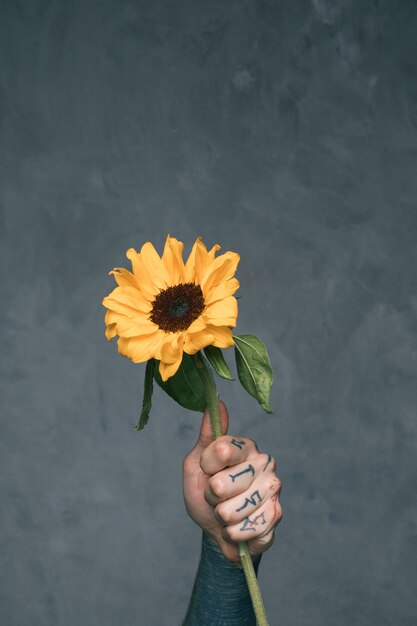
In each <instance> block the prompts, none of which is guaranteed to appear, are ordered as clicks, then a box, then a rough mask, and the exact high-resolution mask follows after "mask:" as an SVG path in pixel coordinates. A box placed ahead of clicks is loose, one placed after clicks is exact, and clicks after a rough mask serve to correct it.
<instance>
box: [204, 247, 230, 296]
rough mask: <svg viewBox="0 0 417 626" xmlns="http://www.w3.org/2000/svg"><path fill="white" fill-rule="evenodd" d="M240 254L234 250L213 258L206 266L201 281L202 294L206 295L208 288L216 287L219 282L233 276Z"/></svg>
mask: <svg viewBox="0 0 417 626" xmlns="http://www.w3.org/2000/svg"><path fill="white" fill-rule="evenodd" d="M239 260H240V256H239V255H238V254H237V253H236V252H225V254H221V255H220V256H219V257H217V258H216V259H214V261H213V262H212V263H210V265H209V267H208V268H207V270H206V272H205V274H204V277H203V279H202V281H201V288H202V290H203V294H204V295H206V294H207V293H208V292H209V291H210V289H212V288H213V287H216V285H218V284H219V283H221V282H225V281H227V280H229V279H230V278H232V277H233V275H234V273H235V272H236V268H237V265H238V263H239Z"/></svg>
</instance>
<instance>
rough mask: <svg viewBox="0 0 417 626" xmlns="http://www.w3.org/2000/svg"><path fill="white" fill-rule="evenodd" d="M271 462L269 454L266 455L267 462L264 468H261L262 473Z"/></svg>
mask: <svg viewBox="0 0 417 626" xmlns="http://www.w3.org/2000/svg"><path fill="white" fill-rule="evenodd" d="M271 461H272V456H271V455H270V454H268V460H267V462H266V465H265V467H264V468H263V470H262V471H263V472H264V471H265V470H266V468H267V467H268V465H269V464H270V462H271Z"/></svg>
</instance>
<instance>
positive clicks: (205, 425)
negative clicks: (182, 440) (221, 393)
mask: <svg viewBox="0 0 417 626" xmlns="http://www.w3.org/2000/svg"><path fill="white" fill-rule="evenodd" d="M219 409H220V422H221V426H222V434H223V435H225V434H226V433H227V429H228V427H229V413H228V411H227V407H226V405H225V403H224V402H222V400H219ZM212 441H213V432H212V430H211V422H210V413H209V410H208V408H207V407H206V410H205V411H204V414H203V419H202V422H201V428H200V434H199V436H198V440H197V443H196V445H195V448H194V450H198V449H199V451H200V452H201V451H202V450H203V449H204V448H207V446H209V445H210V444H211V442H212Z"/></svg>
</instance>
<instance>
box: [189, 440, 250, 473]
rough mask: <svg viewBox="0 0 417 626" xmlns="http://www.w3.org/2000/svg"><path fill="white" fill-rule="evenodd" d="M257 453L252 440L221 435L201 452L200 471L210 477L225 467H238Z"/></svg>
mask: <svg viewBox="0 0 417 626" xmlns="http://www.w3.org/2000/svg"><path fill="white" fill-rule="evenodd" d="M255 453H257V451H256V444H255V443H254V442H253V441H252V439H245V438H244V437H232V436H230V435H223V436H222V437H219V438H218V439H216V440H215V441H213V442H212V443H211V444H210V445H209V446H208V447H207V448H206V449H205V450H204V452H203V454H202V455H201V459H200V466H201V469H202V470H203V472H204V473H205V474H208V475H209V476H212V475H213V474H217V472H220V471H221V470H222V469H224V468H225V467H231V466H232V465H238V464H239V463H242V462H243V461H246V459H248V458H250V456H251V455H253V454H255Z"/></svg>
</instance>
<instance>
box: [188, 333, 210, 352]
mask: <svg viewBox="0 0 417 626" xmlns="http://www.w3.org/2000/svg"><path fill="white" fill-rule="evenodd" d="M213 342H214V335H213V333H211V332H209V331H208V330H202V331H200V332H198V333H192V334H187V335H186V336H185V341H184V352H187V354H196V352H198V351H199V350H202V349H203V348H206V347H207V346H211V345H213Z"/></svg>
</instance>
